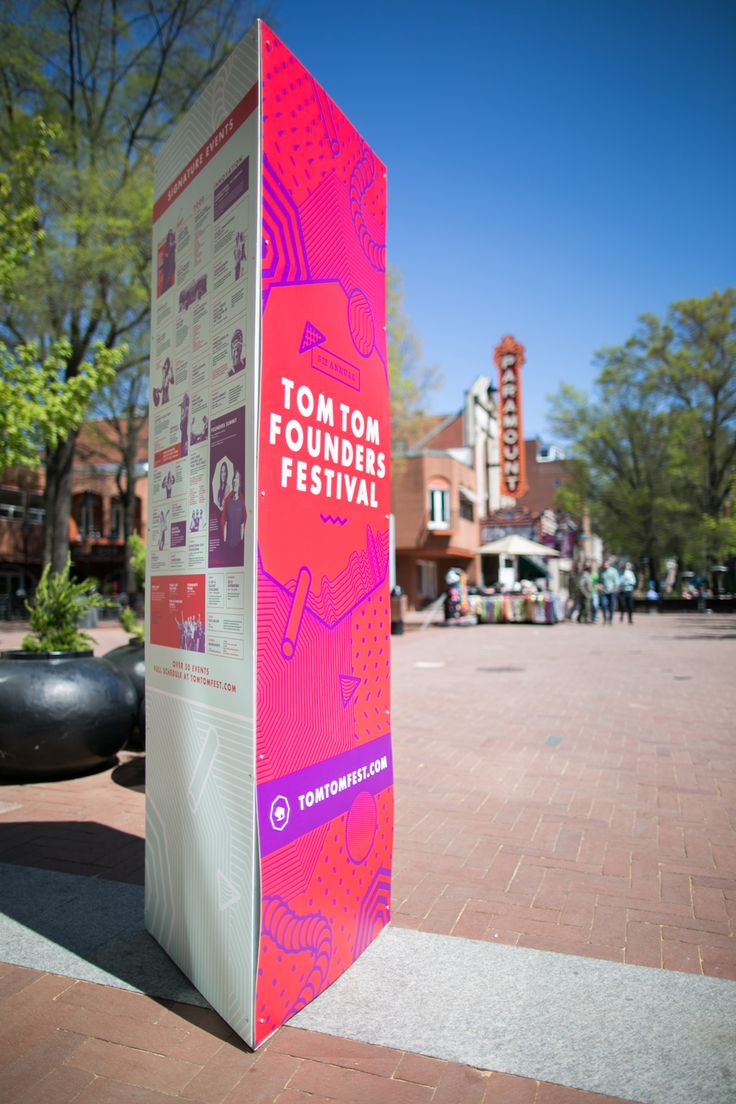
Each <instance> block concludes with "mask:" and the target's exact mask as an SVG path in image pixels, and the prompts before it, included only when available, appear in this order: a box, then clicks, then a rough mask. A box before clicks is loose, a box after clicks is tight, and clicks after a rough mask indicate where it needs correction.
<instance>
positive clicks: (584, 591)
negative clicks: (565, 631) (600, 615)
mask: <svg viewBox="0 0 736 1104" xmlns="http://www.w3.org/2000/svg"><path fill="white" fill-rule="evenodd" d="M579 586H580V614H579V616H578V621H579V622H580V624H581V625H589V624H591V622H592V620H593V578H592V576H591V574H590V564H589V563H586V564H585V565H584V566H583V571H582V574H581V576H580V584H579Z"/></svg>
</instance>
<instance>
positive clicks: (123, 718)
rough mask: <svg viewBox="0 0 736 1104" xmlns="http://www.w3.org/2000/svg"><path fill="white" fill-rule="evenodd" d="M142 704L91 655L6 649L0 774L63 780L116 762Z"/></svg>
mask: <svg viewBox="0 0 736 1104" xmlns="http://www.w3.org/2000/svg"><path fill="white" fill-rule="evenodd" d="M137 704H138V703H137V698H136V693H135V690H134V689H133V686H132V685H131V683H130V680H129V679H128V678H127V677H126V676H125V675H123V674H121V673H120V672H119V671H116V670H115V668H114V667H113V666H112V665H111V664H109V663H108V662H107V661H106V660H105V659H97V658H95V656H93V654H92V652H91V651H84V652H23V651H17V652H3V653H2V657H1V658H0V777H2V778H15V779H26V780H39V779H42V778H55V777H59V776H61V775H69V774H82V773H84V772H86V771H90V770H94V769H95V768H100V767H102V766H104V765H106V764H107V763H110V762H113V761H114V759H115V756H116V755H117V753H118V751H120V749H121V748H122V747H123V746H124V744H125V743H126V741H127V740H128V739H129V737H130V734H131V731H132V728H133V724H134V722H135V718H136V709H137Z"/></svg>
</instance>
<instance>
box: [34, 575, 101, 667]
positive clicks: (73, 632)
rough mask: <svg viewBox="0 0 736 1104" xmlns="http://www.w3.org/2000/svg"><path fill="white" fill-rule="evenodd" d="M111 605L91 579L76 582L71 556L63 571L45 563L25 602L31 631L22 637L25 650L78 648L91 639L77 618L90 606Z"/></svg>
mask: <svg viewBox="0 0 736 1104" xmlns="http://www.w3.org/2000/svg"><path fill="white" fill-rule="evenodd" d="M111 605H114V603H113V602H111V601H110V600H109V599H107V598H103V596H102V595H101V594H98V593H97V591H96V590H95V580H94V579H84V580H83V581H82V582H77V581H75V580H74V579H72V578H71V557H70V556H68V557H67V561H66V564H65V566H64V569H63V571H52V570H51V564H47V565H46V567H45V568H44V570H43V574H42V576H41V578H40V580H39V583H38V586H37V588H36V593H35V595H34V597H33V601H32V602H26V609H27V610H28V612H29V613H30V615H31V618H30V621H29V625H30V628H31V630H32V631H31V633H30V634H29V635H28V636H26V637H24V638H23V643H22V647H23V650H24V651H26V652H79V651H84V649H86V648H89V646H90V644H93V643H94V641H93V639H92V637H91V636H89V635H88V633H85V632H82V631H81V630H80V628H79V622H80V621H81V619H82V618H83V617H84V615H85V614H86V613H89V611H90V610H93V609H100V608H101V607H102V606H111Z"/></svg>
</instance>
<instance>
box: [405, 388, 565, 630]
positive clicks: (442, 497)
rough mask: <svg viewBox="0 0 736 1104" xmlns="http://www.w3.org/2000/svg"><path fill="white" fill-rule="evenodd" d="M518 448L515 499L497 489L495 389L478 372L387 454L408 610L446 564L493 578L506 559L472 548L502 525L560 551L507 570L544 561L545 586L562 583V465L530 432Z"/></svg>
mask: <svg viewBox="0 0 736 1104" xmlns="http://www.w3.org/2000/svg"><path fill="white" fill-rule="evenodd" d="M524 449H525V458H526V473H527V482H528V489H527V491H526V492H525V494H524V495H523V496H521V497H519V498H518V499H511V498H502V496H501V493H500V481H499V436H498V412H497V406H496V395H495V389H494V387H493V385H492V384H491V382H490V381H489V379H488V378H487V377H485V376H480V377H478V379H476V380H475V382H474V383H473V385H472V387H471V388H470V389H469V391H468V392H467V393H466V395H465V403H464V405H463V408H462V409H461V410H459V411H457V412H456V413H454V414H450V415H448V416H446V417H436V418H434V419H432V420H431V424H430V426H429V428H428V429H427V431H426V433H425V434H424V436H423V437H422V438H421V439H420V440H419V441H417V443H416V444H415V445H414V446H413V447H412V448H410V449H408V450H407V451H406V452H405V453H404V454H402V455H401V456H398V457H395V458H394V471H393V486H392V510H393V514H394V519H395V522H394V524H395V540H394V546H395V564H396V566H395V581H396V583H397V584H398V585H399V586H400V587H401V589H402V590H403V591H404V593H405V594H406V596H407V601H408V605H409V608H410V609H421V608H422V607H423V606H425V605H427V604H428V603H429V602H431V601H432V600H433V599H434V598H436V597H437V596H438V595H440V594H441V593H442V592H443V591H444V589H445V575H446V573H447V571H448V570H449V569H450V568H451V567H459V568H462V569H463V570H464V571H465V572H466V573H467V576H468V581H469V582H470V583H471V584H476V585H481V586H482V585H490V584H492V583H495V582H496V581H497V580H498V579H499V577H500V576H501V573H502V569H504V568H506V567H507V565H506V564H504V563H500V562H499V557H497V556H495V557H494V556H481V555H480V554H479V553H478V549H479V548H480V546H481V545H482V544H486V543H488V542H490V541H493V540H496V539H498V538H500V537H503V536H507V535H509V534H511V533H517V534H519V535H520V536H525V537H528V538H529V539H530V540H533V541H537V542H539V543H541V544H546V545H549V546H550V547H552V548H554V549H556V550H557V551H558V552H559V553H560V558H559V559H558V560H556V561H555V562H554V563H549V564H548V565H545V563H544V561H541V560H540V561H539V562H538V563H534V562H531V561H530V562H529V563H523V564H516V565H515V569H517V568H521V570H522V571H523V572H524V573H525V574H524V577H532V576H533V575H534V574H538V575H540V576H541V574H542V573H543V572H544V571H545V570H550V571H551V573H552V574H551V577H550V582H551V585H552V586H553V588H554V589H557V590H560V591H561V592H563V593H564V592H565V591H566V589H567V581H568V578H569V574H570V572H571V570H572V561H573V557H574V554H575V549H576V547H577V543H578V540H579V537H580V533H579V531H578V526H577V525H576V523H575V522H574V521H573V519H572V518H570V517H568V516H567V515H565V514H563V513H562V512H561V511H559V510H558V509H557V508H556V506H555V495H556V493H557V491H558V490H559V488H560V487H561V486H562V485H563V484H564V483H566V482H567V481H568V480H569V479H570V478H571V476H570V472H569V469H568V466H567V464H566V462H565V459H564V455H563V454H562V453H561V452H560V450H559V449H556V448H555V447H554V446H545V445H543V444H542V443H541V441H539V440H538V439H537V438H533V439H530V440H526V441H525V442H524Z"/></svg>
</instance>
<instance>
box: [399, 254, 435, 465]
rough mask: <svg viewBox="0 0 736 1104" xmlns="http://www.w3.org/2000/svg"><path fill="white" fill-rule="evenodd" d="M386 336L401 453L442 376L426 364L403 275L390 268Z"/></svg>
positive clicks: (414, 435) (415, 433) (418, 426)
mask: <svg viewBox="0 0 736 1104" xmlns="http://www.w3.org/2000/svg"><path fill="white" fill-rule="evenodd" d="M386 337H387V345H388V373H389V387H390V390H391V438H392V449H393V452H394V453H395V454H400V453H401V452H403V451H404V450H405V449H407V448H408V447H409V446H410V445H411V443H412V442H413V441H414V440H416V438H417V436H419V432H420V429H421V426H422V421H423V418H424V416H425V413H426V404H427V398H428V396H429V393H430V392H431V391H432V390H433V388H435V387H437V386H438V384H439V381H440V376H439V372H438V370H437V368H436V367H434V366H433V365H426V364H424V363H423V358H422V347H421V344H420V341H419V338H418V337H417V335H416V334H415V333H414V331H413V329H412V327H411V323H410V321H409V319H408V318H407V316H406V314H405V313H404V294H403V290H402V284H401V277H400V275H399V273H398V272H397V271H396V270H395V269H394V270H392V269H389V271H388V273H387V279H386Z"/></svg>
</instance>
